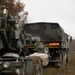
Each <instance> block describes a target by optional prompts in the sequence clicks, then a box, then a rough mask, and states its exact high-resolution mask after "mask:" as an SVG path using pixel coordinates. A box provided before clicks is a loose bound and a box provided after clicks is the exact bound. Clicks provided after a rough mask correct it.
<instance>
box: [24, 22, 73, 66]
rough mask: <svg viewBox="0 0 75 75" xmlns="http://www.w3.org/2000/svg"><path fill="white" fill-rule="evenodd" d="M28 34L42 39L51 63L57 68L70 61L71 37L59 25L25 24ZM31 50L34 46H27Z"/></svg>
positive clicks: (44, 23)
mask: <svg viewBox="0 0 75 75" xmlns="http://www.w3.org/2000/svg"><path fill="white" fill-rule="evenodd" d="M24 30H25V32H26V33H27V34H31V35H33V36H37V37H40V39H41V41H42V42H43V43H44V45H45V47H46V48H48V49H49V53H50V56H49V61H50V62H52V63H54V64H55V66H62V65H64V64H66V62H68V61H69V42H71V41H72V37H71V36H69V35H68V34H67V33H65V31H64V30H63V28H62V27H61V26H60V25H59V24H58V23H49V22H37V23H27V24H25V27H24ZM27 47H28V48H29V49H30V50H31V49H32V48H33V46H32V45H28V46H27Z"/></svg>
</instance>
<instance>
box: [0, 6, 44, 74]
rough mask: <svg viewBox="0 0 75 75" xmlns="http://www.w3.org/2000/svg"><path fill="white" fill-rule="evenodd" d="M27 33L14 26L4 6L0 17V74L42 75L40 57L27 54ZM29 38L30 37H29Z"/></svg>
mask: <svg viewBox="0 0 75 75" xmlns="http://www.w3.org/2000/svg"><path fill="white" fill-rule="evenodd" d="M26 36H27V35H25V34H24V32H23V30H22V31H21V30H20V29H19V28H17V26H16V22H15V20H14V19H13V18H12V16H11V15H10V14H9V12H8V9H7V8H6V7H4V8H3V17H2V18H1V19H0V75H5V74H8V75H9V74H13V75H14V74H16V75H42V74H43V73H42V63H41V59H40V58H39V57H37V56H32V55H30V53H29V54H27V52H28V48H27V46H26V40H27V38H26ZM30 40H31V39H30Z"/></svg>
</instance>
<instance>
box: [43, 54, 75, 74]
mask: <svg viewBox="0 0 75 75" xmlns="http://www.w3.org/2000/svg"><path fill="white" fill-rule="evenodd" d="M43 75H75V53H70V62H68V63H67V64H66V65H64V66H62V67H60V68H58V67H53V66H47V67H44V68H43Z"/></svg>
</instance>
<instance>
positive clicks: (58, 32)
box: [24, 22, 65, 41]
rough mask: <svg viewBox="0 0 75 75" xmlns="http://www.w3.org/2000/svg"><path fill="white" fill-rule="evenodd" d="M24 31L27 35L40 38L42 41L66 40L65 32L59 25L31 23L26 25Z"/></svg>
mask: <svg viewBox="0 0 75 75" xmlns="http://www.w3.org/2000/svg"><path fill="white" fill-rule="evenodd" d="M24 30H25V32H26V33H27V34H31V35H33V36H39V37H40V38H41V40H42V41H62V40H64V39H65V37H64V36H65V34H64V30H63V29H62V28H61V27H60V25H59V24H58V23H47V22H38V23H29V24H25V27H24Z"/></svg>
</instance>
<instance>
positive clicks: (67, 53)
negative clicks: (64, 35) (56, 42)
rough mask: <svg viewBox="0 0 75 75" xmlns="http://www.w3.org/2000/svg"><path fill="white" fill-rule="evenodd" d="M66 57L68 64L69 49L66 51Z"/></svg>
mask: <svg viewBox="0 0 75 75" xmlns="http://www.w3.org/2000/svg"><path fill="white" fill-rule="evenodd" d="M66 55H67V57H66V62H69V61H70V58H69V49H68V50H67V52H66Z"/></svg>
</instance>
